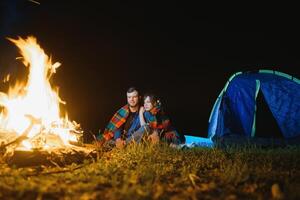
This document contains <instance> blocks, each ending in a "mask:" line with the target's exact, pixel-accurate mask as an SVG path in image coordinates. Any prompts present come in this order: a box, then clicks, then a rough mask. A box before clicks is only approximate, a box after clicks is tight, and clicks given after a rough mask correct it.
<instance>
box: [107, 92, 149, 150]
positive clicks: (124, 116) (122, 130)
mask: <svg viewBox="0 0 300 200" xmlns="http://www.w3.org/2000/svg"><path fill="white" fill-rule="evenodd" d="M139 109H140V96H139V92H138V90H137V89H136V88H135V87H131V88H129V89H128V90H127V104H126V105H125V106H123V107H122V108H120V109H119V110H118V111H117V112H116V113H115V114H114V116H113V117H112V118H111V120H110V122H109V123H108V125H107V126H106V128H105V130H104V133H103V138H104V141H105V142H108V141H110V143H113V144H115V145H116V147H118V148H122V147H123V146H124V145H125V144H126V143H129V142H130V141H132V140H135V141H137V142H139V141H140V140H141V138H142V136H143V134H144V132H145V131H147V130H148V129H147V127H141V123H140V119H139Z"/></svg>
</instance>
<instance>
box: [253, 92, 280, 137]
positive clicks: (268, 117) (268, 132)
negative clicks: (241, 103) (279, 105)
mask: <svg viewBox="0 0 300 200" xmlns="http://www.w3.org/2000/svg"><path fill="white" fill-rule="evenodd" d="M256 108H257V110H256V131H255V136H254V137H262V138H283V135H282V133H281V131H280V129H279V126H278V124H277V122H276V120H275V118H274V117H273V114H272V112H271V110H270V108H269V106H268V104H267V102H266V101H265V98H264V95H263V94H262V92H261V90H259V93H258V96H257V99H256Z"/></svg>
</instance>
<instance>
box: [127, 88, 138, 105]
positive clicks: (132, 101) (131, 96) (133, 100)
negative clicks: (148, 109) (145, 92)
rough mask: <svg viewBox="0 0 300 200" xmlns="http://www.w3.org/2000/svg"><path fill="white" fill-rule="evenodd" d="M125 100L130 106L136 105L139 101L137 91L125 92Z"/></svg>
mask: <svg viewBox="0 0 300 200" xmlns="http://www.w3.org/2000/svg"><path fill="white" fill-rule="evenodd" d="M127 102H128V104H129V106H130V107H136V106H137V105H138V103H139V93H138V92H137V91H133V92H131V93H127Z"/></svg>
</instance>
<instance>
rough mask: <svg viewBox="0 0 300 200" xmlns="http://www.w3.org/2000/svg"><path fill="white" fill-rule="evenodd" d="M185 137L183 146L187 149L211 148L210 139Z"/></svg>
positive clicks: (211, 142) (212, 144)
mask: <svg viewBox="0 0 300 200" xmlns="http://www.w3.org/2000/svg"><path fill="white" fill-rule="evenodd" d="M184 136H185V144H184V145H185V146H187V147H213V146H214V143H213V141H212V140H211V139H210V138H203V137H196V136H190V135H184Z"/></svg>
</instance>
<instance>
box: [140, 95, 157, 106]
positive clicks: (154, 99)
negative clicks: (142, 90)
mask: <svg viewBox="0 0 300 200" xmlns="http://www.w3.org/2000/svg"><path fill="white" fill-rule="evenodd" d="M147 97H149V99H150V101H151V103H152V105H153V106H156V105H157V104H160V100H159V98H158V97H157V96H156V95H154V94H152V93H146V94H145V95H144V101H145V99H146V98H147Z"/></svg>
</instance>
